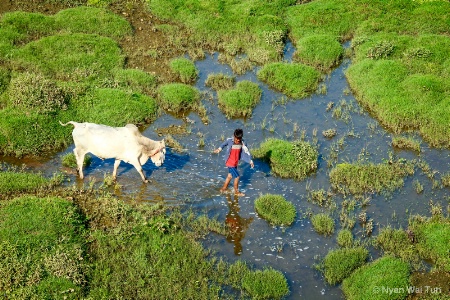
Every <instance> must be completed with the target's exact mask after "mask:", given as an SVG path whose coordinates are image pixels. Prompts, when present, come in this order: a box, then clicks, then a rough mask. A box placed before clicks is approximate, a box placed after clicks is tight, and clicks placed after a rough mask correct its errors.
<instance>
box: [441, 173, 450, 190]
mask: <svg viewBox="0 0 450 300" xmlns="http://www.w3.org/2000/svg"><path fill="white" fill-rule="evenodd" d="M441 182H442V185H443V186H445V187H450V173H446V174H443V175H442V176H441Z"/></svg>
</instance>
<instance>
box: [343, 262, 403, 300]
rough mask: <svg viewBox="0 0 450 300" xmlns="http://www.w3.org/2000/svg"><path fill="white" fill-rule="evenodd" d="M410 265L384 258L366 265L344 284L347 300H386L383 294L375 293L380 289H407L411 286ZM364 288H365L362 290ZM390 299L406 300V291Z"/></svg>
mask: <svg viewBox="0 0 450 300" xmlns="http://www.w3.org/2000/svg"><path fill="white" fill-rule="evenodd" d="M409 273H410V269H409V265H408V263H406V262H403V261H401V260H400V259H398V258H394V257H391V256H384V257H382V258H379V259H377V260H375V261H373V262H371V263H369V264H366V265H364V266H362V267H360V268H359V269H357V270H356V271H354V272H353V273H352V274H351V275H350V276H349V277H347V278H345V279H344V280H343V282H342V290H343V292H344V295H345V297H346V299H377V300H378V299H386V295H385V294H383V293H374V291H377V290H378V288H380V287H386V288H387V287H389V288H396V287H407V286H408V284H409ZM362 287H364V288H362ZM392 295H393V297H390V298H389V299H405V298H406V296H407V295H408V291H407V290H406V289H400V290H399V291H398V293H395V294H392Z"/></svg>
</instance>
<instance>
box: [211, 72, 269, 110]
mask: <svg viewBox="0 0 450 300" xmlns="http://www.w3.org/2000/svg"><path fill="white" fill-rule="evenodd" d="M261 94H262V92H261V89H260V87H259V86H258V84H256V83H254V82H251V81H248V80H243V81H240V82H238V83H237V84H236V87H235V88H234V89H230V90H219V91H218V97H219V107H220V108H221V109H222V111H223V112H225V114H226V115H227V116H228V117H246V116H250V115H251V114H252V110H253V108H254V107H255V106H256V104H258V103H259V101H260V100H261Z"/></svg>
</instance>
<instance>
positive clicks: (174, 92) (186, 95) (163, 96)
mask: <svg viewBox="0 0 450 300" xmlns="http://www.w3.org/2000/svg"><path fill="white" fill-rule="evenodd" d="M199 101H200V93H199V91H198V90H197V89H196V88H194V87H192V86H190V85H186V84H182V83H169V84H164V85H161V86H160V87H159V88H158V103H159V105H161V107H162V108H163V109H164V110H168V111H171V112H174V113H179V112H182V111H184V110H189V109H193V108H195V107H197V106H198V104H199Z"/></svg>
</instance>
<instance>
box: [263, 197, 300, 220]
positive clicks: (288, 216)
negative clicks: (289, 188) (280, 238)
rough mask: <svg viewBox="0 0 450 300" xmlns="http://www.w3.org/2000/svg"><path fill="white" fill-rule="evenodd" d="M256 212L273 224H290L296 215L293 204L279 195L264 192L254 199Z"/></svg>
mask: <svg viewBox="0 0 450 300" xmlns="http://www.w3.org/2000/svg"><path fill="white" fill-rule="evenodd" d="M255 209H256V212H257V213H258V214H259V215H260V216H261V217H263V218H264V219H266V220H267V221H268V222H269V223H271V224H274V225H287V226H289V225H291V224H292V222H294V219H295V216H296V210H295V206H294V205H293V204H292V203H291V202H289V201H287V200H286V199H285V198H284V197H283V196H281V195H273V194H266V195H261V196H260V197H258V198H257V199H256V200H255Z"/></svg>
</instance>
